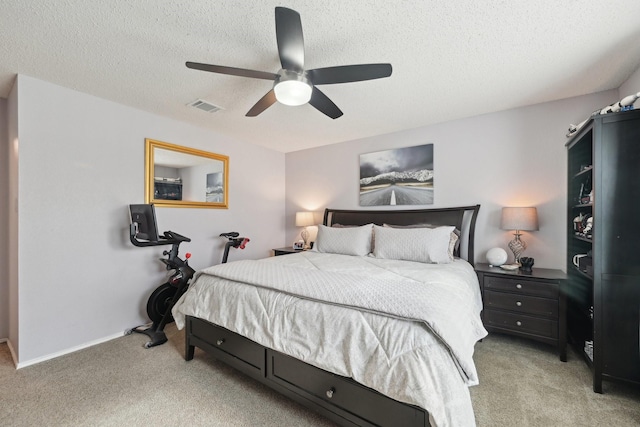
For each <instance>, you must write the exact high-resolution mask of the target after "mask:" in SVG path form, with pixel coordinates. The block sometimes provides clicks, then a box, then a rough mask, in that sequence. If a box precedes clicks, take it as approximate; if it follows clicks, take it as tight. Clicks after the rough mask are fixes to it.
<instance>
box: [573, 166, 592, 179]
mask: <svg viewBox="0 0 640 427" xmlns="http://www.w3.org/2000/svg"><path fill="white" fill-rule="evenodd" d="M592 170H593V166H587V167H586V168H584V169H582V170H581V171H580V172H578V173H577V174H575V175H574V176H573V177H574V178H578V177H580V176H582V175H585V174H587V173H591V171H592Z"/></svg>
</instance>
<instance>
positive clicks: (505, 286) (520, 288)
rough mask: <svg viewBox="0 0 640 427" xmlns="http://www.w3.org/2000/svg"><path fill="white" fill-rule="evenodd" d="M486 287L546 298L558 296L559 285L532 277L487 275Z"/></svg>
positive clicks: (486, 288)
mask: <svg viewBox="0 0 640 427" xmlns="http://www.w3.org/2000/svg"><path fill="white" fill-rule="evenodd" d="M484 289H485V290H488V289H493V290H497V291H509V292H515V293H520V294H524V295H534V296H539V297H545V298H556V299H557V298H558V285H557V284H556V283H547V282H541V281H536V280H532V279H522V278H507V277H497V276H488V275H487V276H485V278H484Z"/></svg>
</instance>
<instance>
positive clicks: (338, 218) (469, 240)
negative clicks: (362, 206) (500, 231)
mask: <svg viewBox="0 0 640 427" xmlns="http://www.w3.org/2000/svg"><path fill="white" fill-rule="evenodd" d="M479 210H480V205H475V206H461V207H455V208H439V209H415V210H393V211H392V210H375V211H368V210H341V209H325V211H324V219H323V221H322V223H323V224H324V225H326V226H329V227H330V226H332V225H334V224H342V225H364V224H371V223H373V224H376V225H383V224H393V225H414V224H433V225H453V226H455V227H456V228H457V229H458V230H460V232H461V236H460V241H461V248H462V250H461V254H460V257H461V258H464V259H466V260H467V261H468V262H469V263H471V265H473V263H474V239H475V230H476V219H477V217H478V211H479Z"/></svg>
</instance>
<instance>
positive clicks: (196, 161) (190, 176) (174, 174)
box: [145, 139, 229, 208]
mask: <svg viewBox="0 0 640 427" xmlns="http://www.w3.org/2000/svg"><path fill="white" fill-rule="evenodd" d="M145 142H146V149H145V152H146V167H145V176H146V178H145V200H146V203H153V204H154V205H156V206H158V207H163V206H164V207H201V208H227V206H228V203H227V200H228V190H227V189H228V181H229V179H228V177H229V157H227V156H223V155H221V154H215V153H209V152H207V151H201V150H196V149H193V148H188V147H182V146H179V145H174V144H169V143H166V142H161V141H156V140H153V139H146V140H145Z"/></svg>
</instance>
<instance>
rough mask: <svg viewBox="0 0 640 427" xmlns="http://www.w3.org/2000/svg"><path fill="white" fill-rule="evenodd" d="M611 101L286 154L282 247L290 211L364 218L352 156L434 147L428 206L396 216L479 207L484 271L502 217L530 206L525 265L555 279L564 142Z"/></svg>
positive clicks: (613, 96) (613, 95)
mask: <svg viewBox="0 0 640 427" xmlns="http://www.w3.org/2000/svg"><path fill="white" fill-rule="evenodd" d="M617 98H618V91H617V90H611V91H606V92H601V93H596V94H592V95H586V96H581V97H577V98H571V99H565V100H561V101H556V102H549V103H544V104H538V105H533V106H528V107H524V108H517V109H513V110H507V111H501V112H497V113H492V114H485V115H481V116H477V117H470V118H465V119H461V120H455V121H451V122H446V123H441V124H437V125H433V126H426V127H422V128H418V129H412V130H406V131H402V132H397V133H393V134H388V135H379V136H375V137H371V138H365V139H360V140H355V141H351V142H346V143H341V144H335V145H330V146H325V147H318V148H314V149H309V150H303V151H297V152H292V153H288V154H287V157H286V167H287V173H286V185H287V206H286V215H287V218H286V224H287V243H290V242H293V241H294V240H295V239H296V238H297V237H296V235H297V233H298V232H299V231H300V230H299V229H298V228H297V227H295V225H294V224H295V212H296V211H300V210H312V211H322V210H323V209H324V208H325V207H330V208H339V209H365V208H361V207H360V206H358V191H359V188H358V181H359V168H358V167H359V155H360V154H362V153H370V152H375V151H380V150H387V149H391V148H400V147H409V146H414V145H421V144H430V143H433V144H434V170H435V176H434V180H435V181H434V184H435V202H434V204H433V205H428V206H402V208H405V209H409V208H419V207H434V208H435V207H448V206H462V205H472V204H476V203H479V204H481V205H482V207H481V209H480V214H479V218H478V223H477V231H476V242H477V244H476V260H477V261H479V262H483V261H485V258H484V257H485V253H486V251H487V250H488V249H490V248H492V247H496V246H500V247H503V248H505V249H506V248H507V243H508V242H509V240H511V239H512V238H513V235H512V233H511V232H509V231H503V230H500V228H499V227H500V213H501V208H502V207H503V206H536V207H537V208H538V214H539V219H540V230H539V231H536V232H524V235H523V239H524V240H525V241H526V242H527V244H528V246H529V247H528V249H527V251H526V255H527V256H531V257H534V258H535V259H536V266H538V267H548V268H561V269H564V262H565V247H566V242H565V222H564V221H565V216H566V206H565V199H566V188H565V187H566V176H565V172H566V152H565V147H564V144H565V142H566V137H565V134H566V133H567V128H568V127H569V124H570V123H579V122H581V121H582V120H584V119H585V118H587V117H588V116H589V114H590V113H591V112H592V111H593V110H595V109H596V108H598V107H602V106H604V105H607V104H610V103H612V102H614V101H615V100H617ZM398 208H399V207H396V209H398ZM381 209H384V208H383V207H381ZM317 217H318V220H320V215H317Z"/></svg>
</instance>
